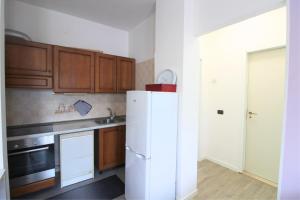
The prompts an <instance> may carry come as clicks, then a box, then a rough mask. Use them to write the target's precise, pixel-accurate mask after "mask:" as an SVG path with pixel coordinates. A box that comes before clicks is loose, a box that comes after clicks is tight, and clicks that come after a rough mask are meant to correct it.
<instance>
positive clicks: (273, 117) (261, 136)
mask: <svg viewBox="0 0 300 200" xmlns="http://www.w3.org/2000/svg"><path fill="white" fill-rule="evenodd" d="M248 67H249V77H248V78H249V80H248V116H247V134H246V158H245V171H246V172H248V173H250V174H252V175H255V176H258V177H260V178H263V179H266V180H268V181H271V182H273V183H275V184H277V183H278V173H279V162H280V145H281V132H282V125H283V109H284V88H285V49H284V48H279V49H273V50H267V51H261V52H255V53H251V54H249V57H248Z"/></svg>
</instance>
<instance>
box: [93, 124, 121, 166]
mask: <svg viewBox="0 0 300 200" xmlns="http://www.w3.org/2000/svg"><path fill="white" fill-rule="evenodd" d="M95 136H96V137H95V143H96V144H95V156H96V158H95V162H96V163H95V164H96V167H97V169H98V170H99V171H104V170H107V169H111V168H114V167H117V166H120V165H123V164H124V163H125V126H118V127H112V128H104V129H100V130H98V131H96V134H95Z"/></svg>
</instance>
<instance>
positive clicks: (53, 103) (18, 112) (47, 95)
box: [6, 89, 126, 126]
mask: <svg viewBox="0 0 300 200" xmlns="http://www.w3.org/2000/svg"><path fill="white" fill-rule="evenodd" d="M79 99H82V100H84V101H86V102H88V103H89V104H91V105H92V106H93V108H92V110H91V111H90V112H89V113H88V114H87V115H86V116H84V117H82V116H80V115H79V113H78V112H76V111H75V112H67V113H55V111H56V110H57V108H58V106H59V105H60V104H65V105H72V104H74V103H75V102H76V101H77V100H79ZM108 107H110V108H112V110H113V111H114V112H116V113H117V115H125V113H126V108H125V107H126V95H125V94H69V95H68V94H54V93H53V92H52V91H51V90H26V89H7V90H6V113H7V125H9V126H11V125H22V124H32V123H44V122H56V121H66V120H77V119H88V118H97V117H106V116H108V115H109V112H108V111H107V108H108Z"/></svg>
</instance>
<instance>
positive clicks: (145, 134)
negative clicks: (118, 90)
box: [126, 91, 151, 158]
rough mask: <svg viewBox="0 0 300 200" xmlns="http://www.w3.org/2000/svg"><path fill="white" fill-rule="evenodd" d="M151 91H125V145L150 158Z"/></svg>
mask: <svg viewBox="0 0 300 200" xmlns="http://www.w3.org/2000/svg"><path fill="white" fill-rule="evenodd" d="M150 124H151V92H146V91H129V92H127V105H126V146H128V147H130V148H131V149H132V150H133V151H134V152H136V153H138V154H141V155H144V156H146V157H147V158H150V132H151V129H150V128H151V126H150Z"/></svg>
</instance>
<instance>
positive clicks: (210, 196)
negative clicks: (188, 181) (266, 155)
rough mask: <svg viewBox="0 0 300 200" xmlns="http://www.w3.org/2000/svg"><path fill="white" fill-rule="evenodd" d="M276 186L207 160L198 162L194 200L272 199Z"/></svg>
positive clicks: (275, 192)
mask: <svg viewBox="0 0 300 200" xmlns="http://www.w3.org/2000/svg"><path fill="white" fill-rule="evenodd" d="M276 194H277V188H274V187H272V186H270V185H267V184H265V183H263V182H260V181H258V180H256V179H253V178H250V177H248V176H246V175H244V174H240V173H236V172H234V171H231V170H229V169H227V168H224V167H222V166H220V165H217V164H215V163H213V162H210V161H208V160H203V161H201V162H199V163H198V195H197V196H196V197H194V200H274V199H276Z"/></svg>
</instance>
